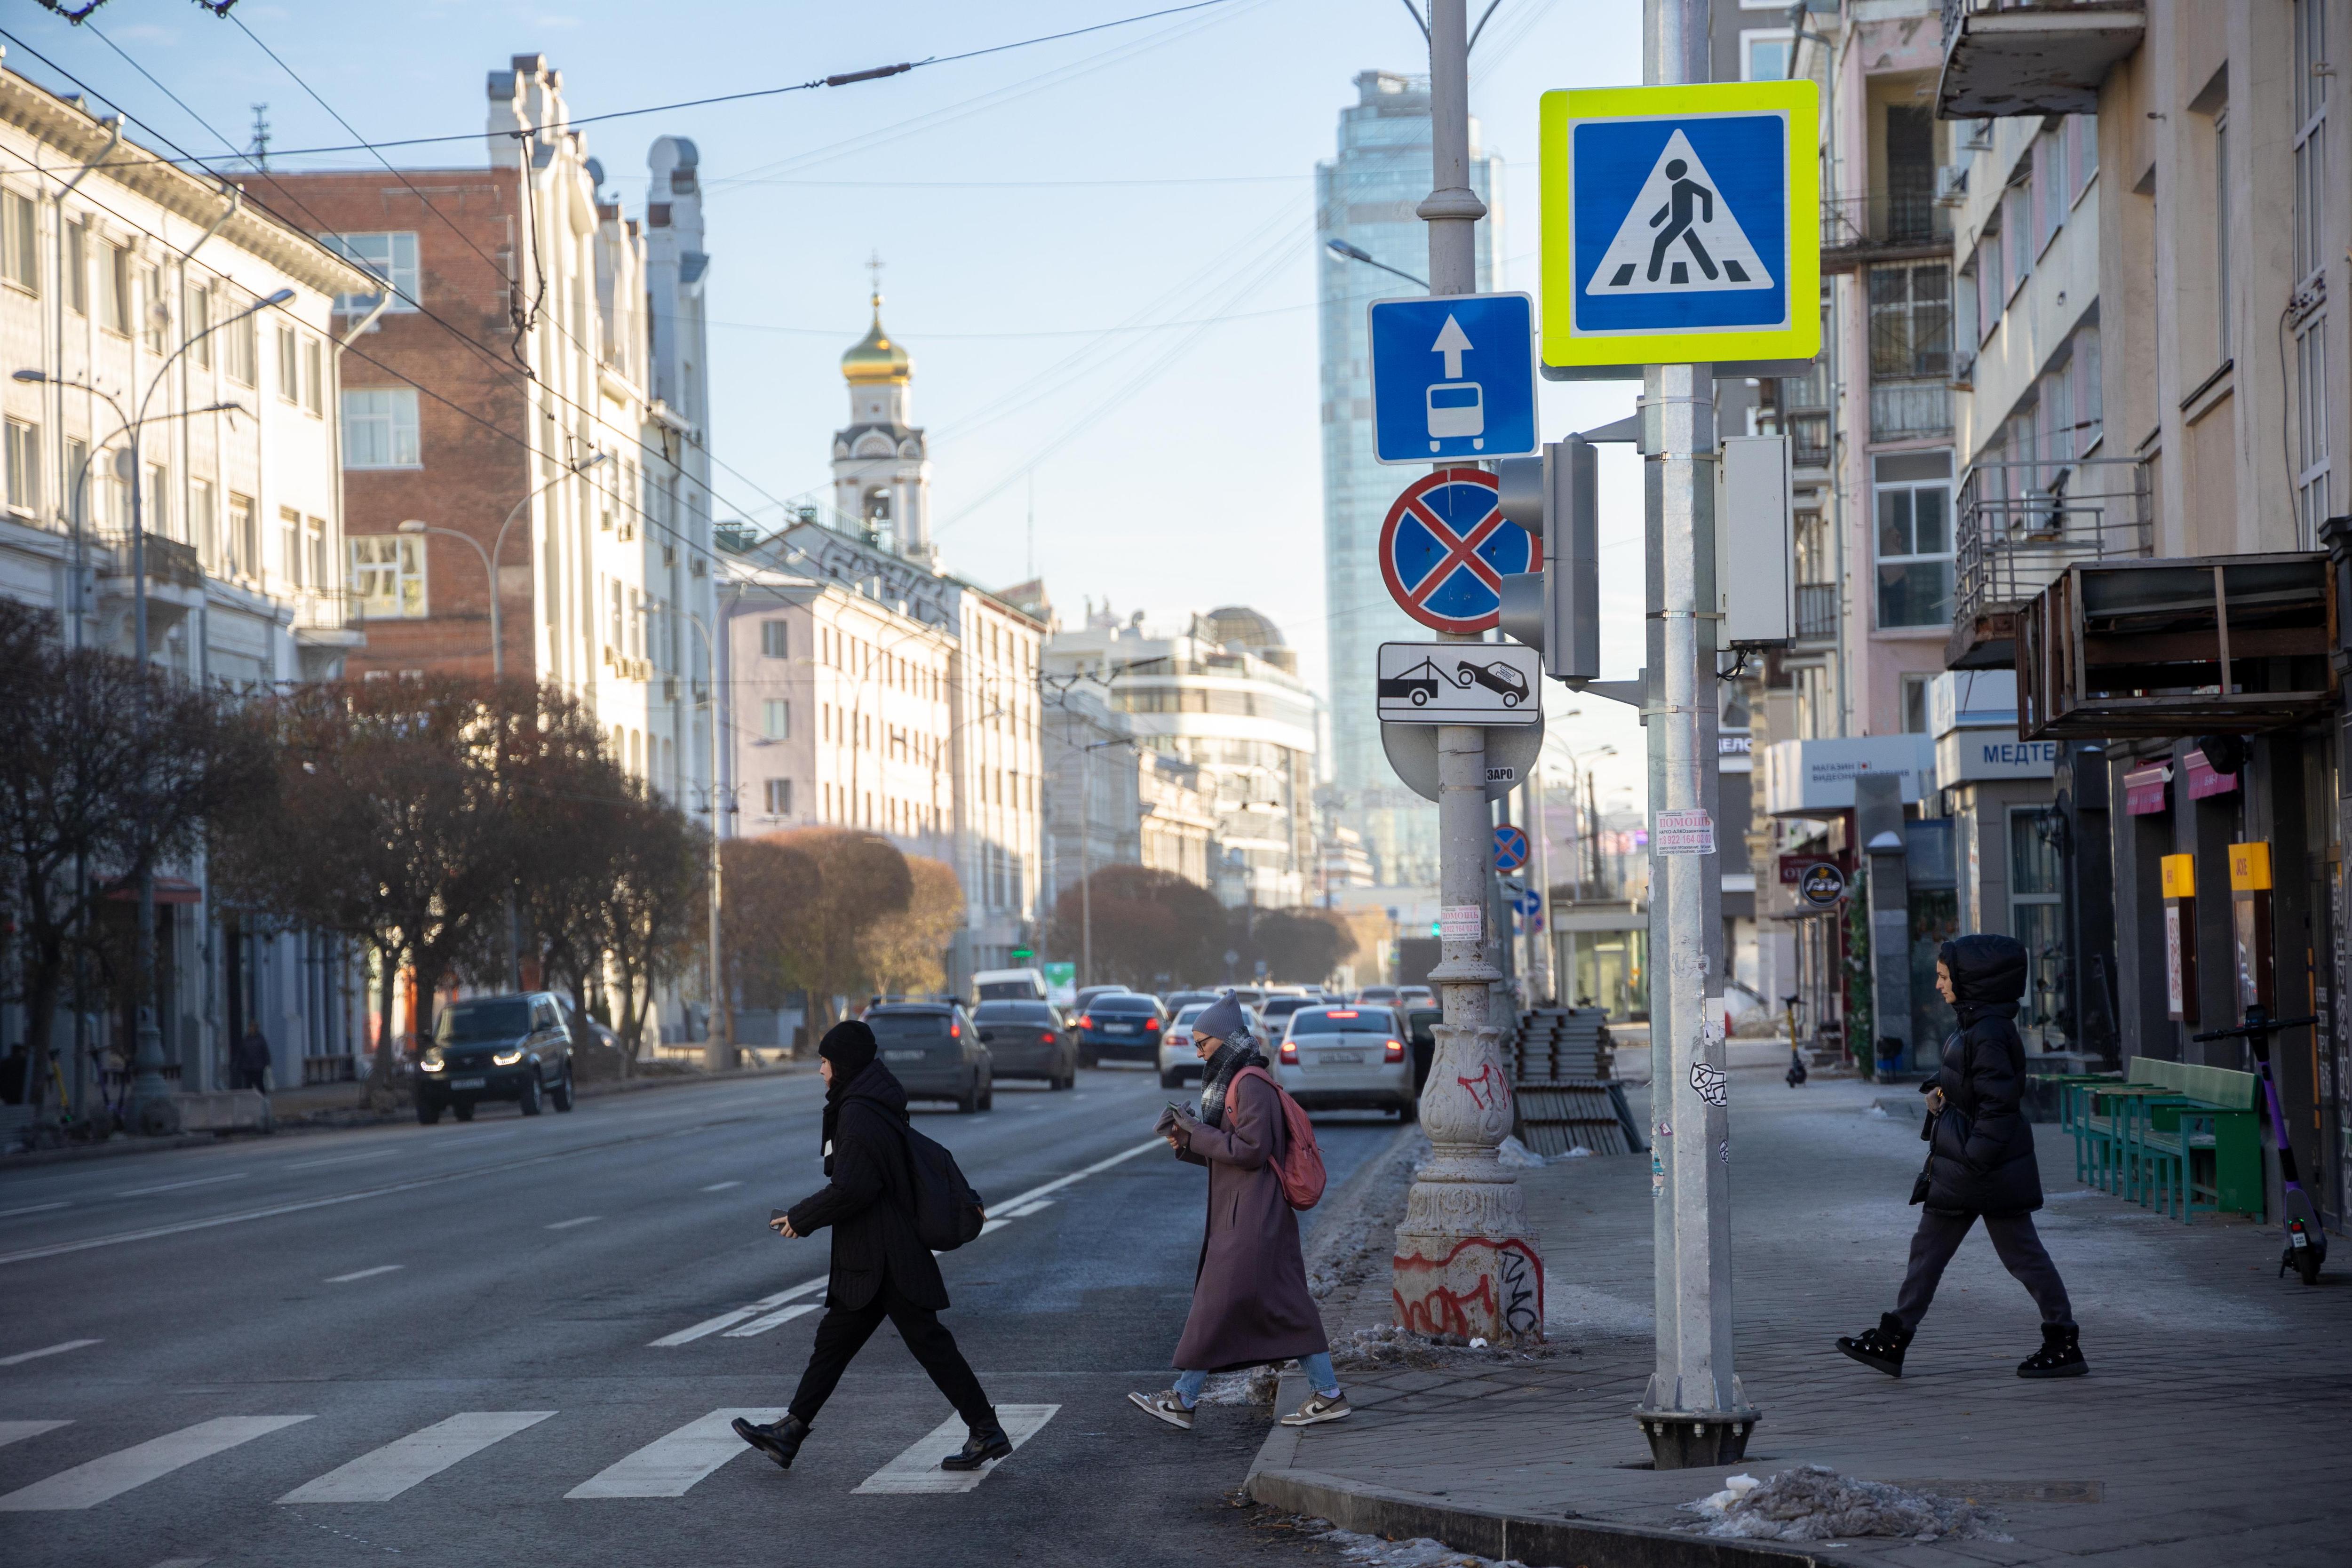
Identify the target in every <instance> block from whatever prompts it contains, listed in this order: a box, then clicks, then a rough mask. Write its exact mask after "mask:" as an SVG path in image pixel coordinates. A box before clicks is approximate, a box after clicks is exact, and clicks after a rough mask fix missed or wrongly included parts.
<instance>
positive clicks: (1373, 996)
mask: <svg viewBox="0 0 2352 1568" xmlns="http://www.w3.org/2000/svg"><path fill="white" fill-rule="evenodd" d="M1396 998H1397V988H1396V987H1395V986H1393V985H1367V986H1365V987H1364V988H1363V989H1362V990H1361V991H1359V992H1357V993H1356V994H1354V995H1353V996H1351V997H1349V1001H1351V1002H1360V1003H1363V1004H1365V1005H1369V1006H1373V1007H1387V1006H1392V1005H1394V1004H1395V1002H1396Z"/></svg>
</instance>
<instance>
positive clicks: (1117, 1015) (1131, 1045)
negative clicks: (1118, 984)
mask: <svg viewBox="0 0 2352 1568" xmlns="http://www.w3.org/2000/svg"><path fill="white" fill-rule="evenodd" d="M1167 1022H1168V1019H1167V1016H1166V1015H1164V1014H1162V1013H1161V1012H1160V999H1159V998H1158V997H1156V996H1146V995H1145V994H1143V993H1141V992H1139V991H1109V992H1104V993H1102V994H1098V995H1097V996H1096V997H1095V999H1094V1000H1093V1001H1092V1002H1090V1003H1088V1004H1087V1005H1086V1006H1085V1007H1084V1008H1083V1009H1081V1010H1080V1012H1079V1014H1078V1018H1077V1035H1078V1065H1079V1066H1080V1067H1088V1068H1090V1067H1095V1066H1097V1065H1099V1064H1100V1063H1101V1061H1102V1060H1103V1058H1106V1057H1108V1058H1110V1059H1111V1060H1113V1061H1136V1062H1149V1061H1157V1060H1158V1059H1159V1057H1160V1031H1161V1029H1162V1028H1163V1027H1164V1026H1166V1024H1167Z"/></svg>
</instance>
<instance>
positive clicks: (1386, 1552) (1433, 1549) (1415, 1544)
mask: <svg viewBox="0 0 2352 1568" xmlns="http://www.w3.org/2000/svg"><path fill="white" fill-rule="evenodd" d="M1315 1539H1317V1540H1318V1541H1323V1542H1329V1543H1330V1544H1331V1546H1332V1547H1333V1548H1335V1549H1336V1550H1337V1551H1338V1552H1339V1561H1340V1562H1342V1563H1356V1564H1360V1565H1361V1568H1527V1564H1526V1563H1521V1562H1520V1561H1519V1560H1518V1559H1517V1558H1516V1557H1513V1558H1506V1559H1504V1560H1503V1561H1502V1562H1499V1563H1498V1562H1496V1560H1495V1559H1494V1558H1492V1557H1480V1556H1478V1555H1476V1554H1475V1553H1474V1552H1456V1551H1454V1548H1452V1547H1451V1546H1448V1545H1446V1544H1445V1543H1444V1542H1442V1541H1432V1540H1430V1539H1429V1537H1427V1536H1425V1535H1421V1536H1415V1537H1414V1538H1413V1539H1412V1540H1411V1541H1383V1540H1382V1539H1381V1537H1379V1536H1377V1535H1359V1534H1357V1533H1356V1532H1355V1531H1352V1530H1330V1531H1324V1532H1323V1533H1322V1534H1320V1535H1318V1536H1317V1537H1316V1538H1315Z"/></svg>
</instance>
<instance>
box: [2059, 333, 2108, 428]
mask: <svg viewBox="0 0 2352 1568" xmlns="http://www.w3.org/2000/svg"><path fill="white" fill-rule="evenodd" d="M2068 369H2069V371H2070V372H2071V373H2072V374H2073V375H2074V434H2075V437H2076V439H2075V443H2074V449H2075V450H2076V451H2078V452H2084V453H2087V452H2089V451H2090V449H2091V448H2092V447H2095V446H2097V445H2098V444H2099V437H2101V436H2102V435H2103V434H2105V426H2106V389H2105V386H2103V385H2102V384H2100V379H2099V376H2100V371H2099V329H2098V328H2097V327H2096V326H2088V327H2084V329H2083V330H2082V331H2079V332H2076V333H2075V334H2074V357H2073V358H2072V359H2071V360H2070V361H2069V362H2068Z"/></svg>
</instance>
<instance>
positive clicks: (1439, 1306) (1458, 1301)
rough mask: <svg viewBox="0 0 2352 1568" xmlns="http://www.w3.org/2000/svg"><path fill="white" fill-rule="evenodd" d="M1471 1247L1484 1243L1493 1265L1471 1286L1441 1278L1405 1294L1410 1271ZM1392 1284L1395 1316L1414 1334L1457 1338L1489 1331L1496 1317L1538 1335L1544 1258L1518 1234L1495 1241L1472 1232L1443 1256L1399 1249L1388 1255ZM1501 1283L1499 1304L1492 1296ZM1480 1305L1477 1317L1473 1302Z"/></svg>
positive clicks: (1441, 1263) (1433, 1266) (1424, 1269)
mask: <svg viewBox="0 0 2352 1568" xmlns="http://www.w3.org/2000/svg"><path fill="white" fill-rule="evenodd" d="M1472 1247H1485V1248H1486V1249H1488V1251H1490V1252H1491V1253H1492V1254H1493V1255H1494V1262H1493V1266H1492V1268H1490V1269H1489V1270H1487V1271H1486V1272H1484V1273H1482V1274H1481V1275H1480V1276H1479V1279H1478V1287H1477V1289H1475V1290H1454V1289H1450V1288H1448V1287H1447V1286H1444V1285H1442V1284H1429V1285H1426V1286H1425V1287H1423V1288H1422V1289H1421V1292H1420V1296H1419V1299H1418V1300H1407V1299H1406V1296H1405V1289H1406V1286H1407V1283H1408V1277H1409V1276H1414V1275H1423V1276H1425V1275H1428V1274H1431V1273H1434V1272H1436V1271H1438V1270H1441V1269H1443V1268H1445V1267H1446V1266H1447V1265H1449V1264H1451V1263H1452V1262H1453V1261H1454V1259H1455V1258H1459V1257H1461V1256H1462V1254H1463V1253H1465V1252H1466V1251H1468V1250H1469V1249H1470V1248H1472ZM1391 1268H1392V1271H1393V1273H1394V1276H1395V1284H1394V1285H1393V1286H1392V1287H1391V1289H1390V1292H1389V1295H1390V1299H1391V1300H1392V1301H1394V1303H1395V1304H1396V1315H1397V1321H1398V1322H1399V1323H1400V1324H1402V1326H1403V1327H1405V1328H1407V1329H1409V1330H1411V1331H1412V1332H1414V1333H1417V1334H1451V1335H1454V1336H1455V1337H1457V1338H1460V1337H1466V1336H1469V1335H1472V1334H1477V1333H1483V1332H1486V1331H1488V1325H1491V1324H1496V1323H1499V1324H1500V1325H1501V1326H1502V1327H1503V1328H1505V1329H1507V1330H1508V1331H1510V1332H1512V1333H1515V1334H1520V1335H1528V1336H1533V1337H1536V1338H1540V1337H1542V1333H1543V1321H1544V1306H1543V1289H1544V1275H1543V1259H1542V1258H1538V1257H1537V1256H1536V1253H1535V1251H1534V1249H1533V1248H1532V1247H1528V1244H1527V1243H1526V1242H1524V1241H1521V1240H1518V1239H1517V1238H1516V1237H1514V1238H1513V1239H1510V1240H1507V1241H1494V1240H1490V1239H1488V1238H1487V1237H1482V1236H1481V1237H1468V1238H1466V1239H1465V1240H1463V1241H1460V1242H1457V1243H1456V1244H1455V1245H1454V1249H1453V1250H1452V1251H1451V1252H1448V1253H1447V1254H1446V1255H1445V1256H1444V1258H1439V1259H1438V1260H1436V1261H1435V1262H1432V1261H1431V1260H1429V1259H1428V1258H1423V1257H1420V1256H1419V1255H1417V1254H1414V1255H1401V1256H1399V1257H1396V1258H1392V1259H1391ZM1498 1288H1499V1289H1500V1291H1501V1293H1502V1301H1501V1305H1500V1306H1499V1307H1498V1306H1497V1305H1496V1290H1497V1289H1498ZM1474 1307H1475V1308H1476V1309H1478V1311H1477V1312H1476V1314H1475V1318H1474V1315H1473V1313H1472V1311H1471V1309H1472V1308H1474Z"/></svg>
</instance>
